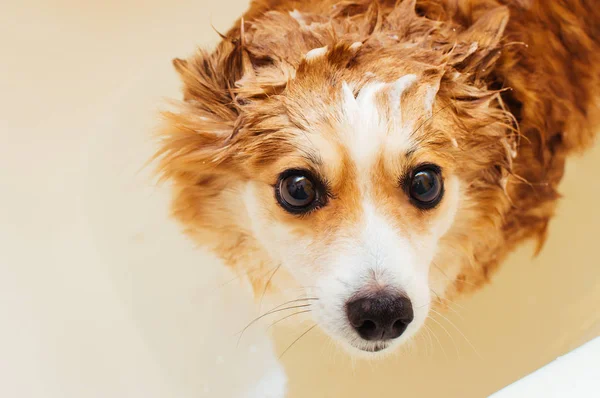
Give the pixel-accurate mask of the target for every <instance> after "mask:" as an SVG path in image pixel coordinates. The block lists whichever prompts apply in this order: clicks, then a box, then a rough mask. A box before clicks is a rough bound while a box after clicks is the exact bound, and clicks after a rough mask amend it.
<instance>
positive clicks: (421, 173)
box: [409, 165, 444, 209]
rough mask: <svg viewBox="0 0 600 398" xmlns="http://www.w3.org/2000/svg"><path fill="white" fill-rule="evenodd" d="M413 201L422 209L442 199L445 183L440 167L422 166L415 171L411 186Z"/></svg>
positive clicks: (428, 207)
mask: <svg viewBox="0 0 600 398" xmlns="http://www.w3.org/2000/svg"><path fill="white" fill-rule="evenodd" d="M409 193H410V197H411V199H412V201H413V203H414V204H415V205H416V206H417V207H420V208H422V209H431V208H433V207H435V206H436V205H437V204H438V203H439V202H440V200H441V199H442V196H443V193H444V185H443V181H442V175H441V172H440V169H439V167H437V166H435V165H427V166H422V167H420V168H418V169H416V170H415V171H414V172H413V175H412V178H411V180H410V187H409Z"/></svg>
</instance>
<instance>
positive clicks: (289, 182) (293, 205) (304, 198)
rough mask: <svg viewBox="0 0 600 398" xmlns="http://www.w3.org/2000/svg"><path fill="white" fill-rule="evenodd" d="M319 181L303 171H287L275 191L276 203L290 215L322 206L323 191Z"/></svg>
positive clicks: (282, 175)
mask: <svg viewBox="0 0 600 398" xmlns="http://www.w3.org/2000/svg"><path fill="white" fill-rule="evenodd" d="M321 187H322V185H321V184H320V183H319V181H318V180H317V179H316V178H314V177H313V176H312V174H311V173H309V172H308V171H305V170H287V171H285V172H284V173H283V174H281V176H280V177H279V182H278V184H277V187H276V189H275V194H276V197H277V201H278V202H279V204H280V205H281V207H283V208H284V209H285V210H287V211H289V212H290V213H295V214H301V213H307V212H309V211H311V210H314V209H315V208H317V207H319V206H320V205H322V203H321V202H322V200H323V199H324V197H325V196H326V195H324V192H323V191H324V190H323V189H322V188H321Z"/></svg>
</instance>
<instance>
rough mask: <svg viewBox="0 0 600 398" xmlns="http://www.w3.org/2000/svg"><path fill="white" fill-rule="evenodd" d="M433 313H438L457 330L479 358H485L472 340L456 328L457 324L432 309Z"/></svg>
mask: <svg viewBox="0 0 600 398" xmlns="http://www.w3.org/2000/svg"><path fill="white" fill-rule="evenodd" d="M431 311H433V312H434V313H436V314H437V315H439V316H441V317H442V318H443V319H445V320H446V322H448V323H449V324H450V325H452V327H453V328H454V329H456V331H457V332H458V333H460V335H461V336H462V337H463V338H464V339H465V341H466V342H467V343H468V344H469V346H470V347H471V348H472V349H473V351H475V354H477V356H478V357H479V358H483V357H482V356H481V354H480V353H479V351H477V348H475V346H474V345H473V343H471V340H469V339H468V338H467V336H466V335H465V334H464V333H463V332H462V330H460V329H459V328H458V326H456V325H455V324H454V323H453V322H452V321H451V320H450V319H448V318H446V317H445V316H444V315H442V314H440V313H439V312H437V311H436V310H433V309H432V310H431Z"/></svg>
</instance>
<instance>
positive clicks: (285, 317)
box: [267, 310, 312, 330]
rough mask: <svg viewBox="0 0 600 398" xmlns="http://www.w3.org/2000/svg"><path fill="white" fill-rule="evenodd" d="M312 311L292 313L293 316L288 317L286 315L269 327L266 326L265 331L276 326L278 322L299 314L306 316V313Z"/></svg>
mask: <svg viewBox="0 0 600 398" xmlns="http://www.w3.org/2000/svg"><path fill="white" fill-rule="evenodd" d="M311 311H312V310H304V311H298V312H294V313H293V314H290V315H286V316H284V317H283V318H281V319H278V320H276V321H275V322H273V323H272V324H270V325H269V326H267V330H269V329H270V328H272V327H273V326H275V325H277V324H278V323H279V322H282V321H285V320H286V319H288V318H291V317H293V316H295V315H300V314H306V313H308V312H311Z"/></svg>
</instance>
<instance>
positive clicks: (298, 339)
mask: <svg viewBox="0 0 600 398" xmlns="http://www.w3.org/2000/svg"><path fill="white" fill-rule="evenodd" d="M316 326H317V324H316V323H315V324H314V325H312V326H311V327H310V328H308V330H306V331H305V332H304V333H302V334H301V335H300V336H299V337H298V338H297V339H296V340H294V341H292V344H290V345H289V346H288V347H287V348H286V349H285V350H283V352H282V353H281V355H280V356H279V359H281V358H282V357H283V356H284V355H285V353H286V352H288V351H289V350H290V348H292V347H293V346H294V345H295V344H296V343H297V342H298V341H300V339H301V338H302V337H304V336H306V335H307V334H308V333H309V332H310V331H311V330H313V329H314V328H315V327H316Z"/></svg>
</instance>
